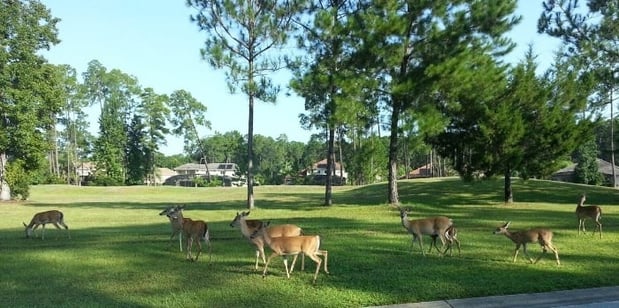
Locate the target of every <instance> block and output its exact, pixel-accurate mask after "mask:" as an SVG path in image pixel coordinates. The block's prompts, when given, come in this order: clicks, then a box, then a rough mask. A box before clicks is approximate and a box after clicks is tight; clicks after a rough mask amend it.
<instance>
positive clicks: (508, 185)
mask: <svg viewBox="0 0 619 308" xmlns="http://www.w3.org/2000/svg"><path fill="white" fill-rule="evenodd" d="M511 173H512V172H511V169H510V168H509V167H507V168H505V195H504V201H505V203H512V202H514V194H513V191H512V178H511Z"/></svg>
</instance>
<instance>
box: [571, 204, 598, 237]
mask: <svg viewBox="0 0 619 308" xmlns="http://www.w3.org/2000/svg"><path fill="white" fill-rule="evenodd" d="M586 199H587V198H586V197H585V194H582V195H581V196H580V201H579V202H578V205H577V206H576V216H577V217H578V234H579V235H580V230H581V229H582V233H583V234H586V231H585V220H587V218H591V219H592V220H593V221H594V222H595V223H596V224H597V226H596V227H595V229H594V230H593V235H595V231H597V230H599V231H600V238H602V223H600V218H602V208H601V207H599V206H597V205H588V206H584V205H585V200H586Z"/></svg>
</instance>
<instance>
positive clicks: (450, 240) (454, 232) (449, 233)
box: [428, 225, 461, 256]
mask: <svg viewBox="0 0 619 308" xmlns="http://www.w3.org/2000/svg"><path fill="white" fill-rule="evenodd" d="M437 238H438V235H432V245H430V251H432V246H434V248H436V251H438V252H439V253H441V254H443V255H444V254H445V253H446V252H447V250H449V256H451V254H452V250H453V248H452V247H453V244H454V242H455V243H456V246H457V247H458V256H459V255H461V251H460V240H458V229H456V227H455V226H454V225H451V226H449V228H447V230H445V241H447V247H445V250H444V251H443V252H441V251H440V250H439V249H438V246H436V239H437ZM430 251H428V252H430Z"/></svg>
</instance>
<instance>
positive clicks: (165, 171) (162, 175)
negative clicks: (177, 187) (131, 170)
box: [154, 168, 177, 185]
mask: <svg viewBox="0 0 619 308" xmlns="http://www.w3.org/2000/svg"><path fill="white" fill-rule="evenodd" d="M176 174H177V173H176V171H174V170H172V169H170V168H155V183H154V184H155V185H161V184H163V183H165V181H166V180H167V179H169V178H171V177H173V176H175V175H176Z"/></svg>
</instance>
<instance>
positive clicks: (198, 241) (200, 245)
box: [194, 238, 202, 261]
mask: <svg viewBox="0 0 619 308" xmlns="http://www.w3.org/2000/svg"><path fill="white" fill-rule="evenodd" d="M196 244H198V252H197V253H196V258H195V259H194V261H198V257H199V256H200V255H201V254H202V243H200V238H197V239H196Z"/></svg>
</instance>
